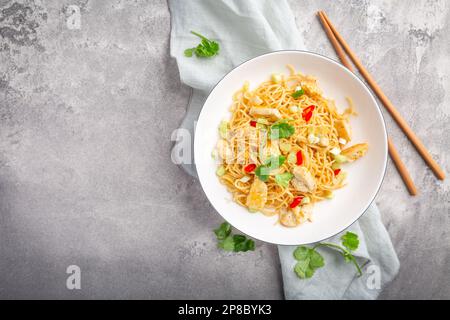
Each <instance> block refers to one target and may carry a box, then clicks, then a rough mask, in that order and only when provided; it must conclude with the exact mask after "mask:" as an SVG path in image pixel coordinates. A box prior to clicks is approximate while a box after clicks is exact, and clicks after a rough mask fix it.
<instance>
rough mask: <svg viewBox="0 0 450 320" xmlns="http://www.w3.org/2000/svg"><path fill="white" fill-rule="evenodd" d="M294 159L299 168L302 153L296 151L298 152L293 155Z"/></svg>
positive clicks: (301, 161)
mask: <svg viewBox="0 0 450 320" xmlns="http://www.w3.org/2000/svg"><path fill="white" fill-rule="evenodd" d="M295 158H296V164H297V165H298V166H301V165H302V164H303V155H302V152H301V151H298V152H297V153H296V154H295Z"/></svg>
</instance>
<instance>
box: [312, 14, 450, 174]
mask: <svg viewBox="0 0 450 320" xmlns="http://www.w3.org/2000/svg"><path fill="white" fill-rule="evenodd" d="M320 14H321V16H322V17H323V18H324V19H325V21H326V22H327V24H328V26H329V27H330V29H331V31H332V32H333V34H334V36H335V37H336V38H337V41H339V43H340V45H341V46H342V47H343V48H344V50H345V52H346V53H347V55H348V56H349V57H350V59H351V60H352V61H353V63H354V64H355V66H356V67H357V68H358V70H359V72H360V73H361V75H362V76H363V77H364V79H366V81H367V83H368V84H369V85H370V87H371V88H372V90H373V91H374V93H375V94H376V95H377V96H378V98H379V99H380V101H381V102H382V103H383V105H384V106H385V107H386V109H387V110H388V111H389V113H390V114H391V116H392V117H393V118H394V120H395V121H396V122H397V124H398V126H399V127H400V128H401V129H402V130H403V132H404V133H405V135H406V136H407V137H408V138H409V140H410V141H411V143H412V144H413V145H414V147H416V149H417V151H418V152H419V154H420V155H421V156H422V158H423V159H424V160H425V162H426V163H427V165H428V166H429V167H430V168H431V170H433V172H434V174H435V175H436V177H437V178H438V179H440V180H444V178H445V173H444V171H443V170H442V169H441V168H440V167H439V165H438V164H437V163H436V161H434V160H433V158H432V157H431V155H430V153H429V152H428V150H427V149H426V147H425V146H424V145H423V143H422V141H420V139H419V138H418V137H417V136H416V134H415V133H414V132H413V131H412V129H411V128H410V127H409V125H408V124H407V123H406V121H405V119H403V117H402V116H401V115H400V113H399V112H398V111H397V109H396V108H395V107H394V105H393V104H392V102H391V101H390V100H389V99H388V98H387V97H386V95H385V94H384V93H383V91H381V88H380V87H379V86H378V84H377V83H376V82H375V80H374V79H373V78H372V76H371V75H370V73H369V72H368V71H367V70H366V68H364V66H363V65H362V63H361V61H360V60H359V59H358V57H357V56H356V55H355V53H354V52H353V51H352V50H351V49H350V47H349V45H348V44H347V42H346V41H345V40H344V38H342V36H341V35H340V34H339V32H337V30H336V28H335V27H334V25H333V24H332V23H331V21H330V19H329V18H328V17H327V15H326V14H325V12H323V11H320Z"/></svg>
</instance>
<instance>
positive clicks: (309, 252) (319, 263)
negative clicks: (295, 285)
mask: <svg viewBox="0 0 450 320" xmlns="http://www.w3.org/2000/svg"><path fill="white" fill-rule="evenodd" d="M294 258H295V259H296V260H297V261H298V262H297V264H296V265H295V267H294V271H295V273H296V274H297V276H298V277H299V278H300V279H307V278H311V277H312V276H313V275H314V272H315V271H316V269H319V268H321V267H323V266H324V265H325V263H324V259H323V257H322V255H321V254H320V253H318V252H317V251H316V250H315V249H314V248H308V247H305V246H300V247H297V249H295V251H294Z"/></svg>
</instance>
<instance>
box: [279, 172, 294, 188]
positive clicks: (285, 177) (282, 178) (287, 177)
mask: <svg viewBox="0 0 450 320" xmlns="http://www.w3.org/2000/svg"><path fill="white" fill-rule="evenodd" d="M293 177H294V175H293V174H292V173H290V172H284V173H280V174H277V175H276V176H275V182H276V183H278V184H279V185H280V186H282V187H285V188H287V187H288V185H289V181H291V179H292V178H293Z"/></svg>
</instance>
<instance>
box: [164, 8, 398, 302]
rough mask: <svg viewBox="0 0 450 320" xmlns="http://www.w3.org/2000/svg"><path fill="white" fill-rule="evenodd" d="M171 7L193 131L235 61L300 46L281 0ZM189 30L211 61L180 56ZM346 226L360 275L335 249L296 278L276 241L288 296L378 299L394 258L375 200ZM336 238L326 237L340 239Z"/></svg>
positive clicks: (173, 47)
mask: <svg viewBox="0 0 450 320" xmlns="http://www.w3.org/2000/svg"><path fill="white" fill-rule="evenodd" d="M169 7H170V12H171V26H172V31H171V36H170V53H171V55H172V56H173V57H174V58H175V59H176V60H177V64H178V68H179V71H180V78H181V81H182V82H183V83H185V84H186V85H188V86H190V87H191V88H192V95H191V99H190V101H189V106H188V108H187V112H186V116H185V118H184V120H183V122H182V124H181V126H180V128H183V129H185V130H189V132H190V133H191V136H193V133H194V123H195V121H196V120H197V119H198V116H199V113H200V110H201V108H202V106H203V103H204V101H205V100H206V97H207V95H208V93H209V92H210V90H211V89H212V88H213V86H214V85H215V84H216V83H217V82H218V81H219V80H220V79H221V78H222V77H223V76H224V75H225V74H226V73H227V72H228V71H230V70H231V69H232V68H233V67H235V66H236V65H238V64H240V63H242V62H244V61H246V60H248V59H250V58H253V57H256V56H258V55H261V54H263V53H266V52H270V51H274V50H282V49H303V48H304V44H303V43H302V37H301V34H300V32H299V31H298V29H297V26H296V24H295V18H294V15H293V14H292V11H291V9H290V7H289V5H288V3H287V2H286V1H285V0H278V1H276V2H275V1H270V0H258V1H256V0H255V1H250V0H247V1H240V0H191V1H178V0H169ZM191 30H194V31H197V32H199V33H201V34H204V35H205V36H207V37H208V38H211V39H214V40H217V41H218V42H219V43H220V53H219V55H218V56H216V57H214V58H211V59H199V58H196V57H192V58H187V57H185V56H184V50H185V49H187V48H191V47H194V46H195V45H196V44H197V43H198V41H199V39H197V38H196V37H194V36H193V35H192V34H190V31H191ZM175 139H176V137H175ZM192 141H193V139H192ZM192 150H193V148H192ZM177 156H178V155H177V154H176V153H173V154H172V158H173V159H174V160H175V161H177V163H181V166H182V167H183V169H184V170H185V171H186V172H187V173H189V174H190V175H192V176H194V177H195V176H196V170H195V164H193V160H192V161H191V162H190V163H182V161H181V160H182V159H181V157H180V158H179V159H177ZM348 230H350V231H352V232H355V233H357V234H358V235H359V238H360V246H359V248H358V250H357V251H356V252H355V256H357V259H358V262H359V263H360V264H362V265H364V275H363V276H362V277H357V275H356V272H355V269H354V266H353V265H352V264H347V263H345V262H344V261H343V258H342V256H341V255H340V254H339V253H338V252H337V251H335V250H333V249H326V248H325V249H323V248H321V249H319V250H321V253H322V255H323V256H324V258H325V261H326V265H325V267H323V268H321V269H319V270H318V271H317V272H316V273H315V275H314V277H312V278H311V279H307V280H300V279H299V278H297V276H296V274H295V273H294V271H293V268H294V265H295V260H294V258H293V251H294V250H295V247H294V246H278V252H279V256H280V260H281V269H282V274H283V283H284V293H285V297H286V299H375V298H376V297H377V296H378V294H379V292H380V291H381V289H382V287H383V286H384V285H385V284H386V283H388V282H390V281H391V280H392V279H393V278H394V276H395V275H396V274H397V272H398V269H399V261H398V258H397V255H396V254H395V251H394V248H393V246H392V243H391V241H390V238H389V234H388V233H387V231H386V229H385V227H384V226H383V224H382V222H381V218H380V214H379V212H378V209H377V207H376V206H375V204H373V205H372V206H371V207H370V208H369V209H368V210H367V212H366V213H365V214H364V215H363V216H362V217H361V218H360V219H359V220H358V222H356V223H354V224H353V225H352V226H351V227H350V228H349V229H348ZM340 236H341V234H339V235H336V236H334V237H332V238H330V239H328V240H327V242H334V243H339V242H340V239H339V238H340Z"/></svg>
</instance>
